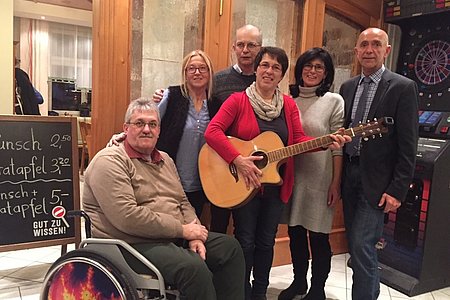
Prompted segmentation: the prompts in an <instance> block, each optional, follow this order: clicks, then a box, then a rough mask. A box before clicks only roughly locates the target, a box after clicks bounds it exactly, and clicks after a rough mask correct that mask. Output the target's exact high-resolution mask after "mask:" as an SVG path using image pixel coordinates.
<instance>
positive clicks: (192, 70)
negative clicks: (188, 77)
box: [186, 66, 209, 74]
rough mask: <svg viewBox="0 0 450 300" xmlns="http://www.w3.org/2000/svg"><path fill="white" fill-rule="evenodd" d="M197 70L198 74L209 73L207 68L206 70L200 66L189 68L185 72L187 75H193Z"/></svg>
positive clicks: (205, 67)
mask: <svg viewBox="0 0 450 300" xmlns="http://www.w3.org/2000/svg"><path fill="white" fill-rule="evenodd" d="M197 70H198V71H199V72H200V73H206V72H208V71H209V68H208V66H200V67H198V68H197V67H194V66H189V67H187V68H186V72H187V73H188V74H195V72H197Z"/></svg>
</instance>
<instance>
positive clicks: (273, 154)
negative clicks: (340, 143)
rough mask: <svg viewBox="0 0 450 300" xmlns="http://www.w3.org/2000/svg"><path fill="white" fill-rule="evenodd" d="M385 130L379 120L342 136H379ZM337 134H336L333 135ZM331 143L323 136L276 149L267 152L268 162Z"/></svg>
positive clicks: (350, 130) (346, 132)
mask: <svg viewBox="0 0 450 300" xmlns="http://www.w3.org/2000/svg"><path fill="white" fill-rule="evenodd" d="M386 130H387V129H386V128H385V127H384V120H383V119H381V120H379V121H378V122H376V123H373V124H367V125H366V124H360V125H359V126H356V127H353V128H349V129H345V130H344V132H343V135H348V136H351V137H352V138H354V137H357V136H366V135H372V136H374V135H375V134H381V133H383V132H386ZM335 134H338V133H335ZM332 143H333V139H332V138H331V137H330V136H329V135H324V136H321V137H318V138H315V139H312V140H309V141H306V142H302V143H298V144H294V145H290V146H287V147H283V148H280V149H276V150H273V151H269V152H267V156H268V158H269V162H270V163H272V162H275V161H280V160H283V159H285V158H288V157H291V156H295V155H297V154H300V153H304V152H308V151H311V150H314V149H318V148H322V147H328V146H329V145H331V144H332Z"/></svg>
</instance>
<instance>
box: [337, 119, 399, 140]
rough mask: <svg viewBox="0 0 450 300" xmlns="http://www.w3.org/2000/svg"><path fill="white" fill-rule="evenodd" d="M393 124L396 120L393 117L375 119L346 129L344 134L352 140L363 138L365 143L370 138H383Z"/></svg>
mask: <svg viewBox="0 0 450 300" xmlns="http://www.w3.org/2000/svg"><path fill="white" fill-rule="evenodd" d="M392 124H394V119H393V118H392V117H382V118H380V119H374V120H373V121H369V122H367V123H364V124H359V125H358V126H356V127H353V128H349V129H346V130H345V133H344V134H347V135H349V136H351V137H352V138H354V137H358V136H361V137H362V138H363V139H364V140H365V141H367V140H368V139H369V137H372V138H375V137H376V136H377V135H379V136H382V134H383V133H386V132H388V125H392Z"/></svg>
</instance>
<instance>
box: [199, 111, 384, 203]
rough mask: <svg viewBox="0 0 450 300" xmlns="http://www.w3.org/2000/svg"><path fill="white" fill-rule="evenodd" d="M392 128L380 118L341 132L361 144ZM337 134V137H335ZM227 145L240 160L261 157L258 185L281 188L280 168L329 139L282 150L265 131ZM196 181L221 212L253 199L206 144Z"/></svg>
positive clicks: (231, 169)
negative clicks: (236, 151)
mask: <svg viewBox="0 0 450 300" xmlns="http://www.w3.org/2000/svg"><path fill="white" fill-rule="evenodd" d="M390 124H393V119H392V118H391V117H384V118H381V119H378V120H375V121H373V122H368V123H366V124H359V125H358V126H356V127H354V128H349V129H346V130H345V131H344V133H343V134H344V135H349V136H351V137H352V138H354V137H359V136H361V137H362V138H363V140H368V139H369V137H372V138H375V137H376V136H377V135H379V136H381V135H382V133H386V132H387V131H388V129H387V125H390ZM335 134H338V133H335ZM229 141H230V143H231V144H232V145H233V146H234V147H235V148H236V149H237V150H238V151H239V153H241V155H242V156H250V155H253V156H262V157H263V159H261V160H258V161H254V163H255V165H256V166H257V167H258V168H259V169H260V170H261V171H262V176H261V177H260V181H261V183H262V184H272V185H281V184H282V182H283V180H282V178H281V177H280V175H279V173H278V168H279V167H280V165H281V164H283V163H285V162H286V160H287V159H288V158H289V157H291V156H294V155H297V154H300V153H304V152H308V151H311V150H314V149H318V148H321V147H327V146H329V145H330V144H332V142H333V140H332V139H331V138H330V137H329V135H325V136H321V137H318V138H315V139H312V140H309V141H306V142H302V143H298V144H294V145H290V146H287V147H284V145H283V142H282V141H281V139H280V137H279V136H278V135H277V134H276V133H274V132H272V131H265V132H263V133H261V134H260V135H258V136H257V137H255V138H254V139H252V140H251V141H243V140H240V139H238V138H235V137H229ZM198 164H199V172H200V180H201V182H202V186H203V190H204V191H205V194H206V196H207V197H208V199H209V201H211V203H213V204H214V205H216V206H219V207H223V208H236V207H239V206H241V205H244V204H245V203H246V202H247V201H249V200H250V199H252V198H253V196H254V195H255V194H256V193H257V192H258V190H259V189H255V188H252V187H251V188H250V189H247V187H246V185H245V181H244V179H243V178H242V177H241V175H240V174H239V173H238V171H237V168H236V166H235V165H234V164H228V163H227V162H226V161H225V160H223V158H222V157H221V156H220V155H219V154H217V152H216V151H214V150H213V149H212V148H211V147H210V146H209V145H208V144H205V145H203V147H202V149H201V150H200V154H199V159H198Z"/></svg>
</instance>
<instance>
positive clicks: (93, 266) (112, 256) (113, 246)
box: [40, 211, 179, 300]
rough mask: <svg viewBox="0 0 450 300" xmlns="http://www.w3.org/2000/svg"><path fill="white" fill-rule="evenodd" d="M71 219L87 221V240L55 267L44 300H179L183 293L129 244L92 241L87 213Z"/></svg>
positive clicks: (44, 289)
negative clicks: (171, 284)
mask: <svg viewBox="0 0 450 300" xmlns="http://www.w3.org/2000/svg"><path fill="white" fill-rule="evenodd" d="M67 215H68V216H82V217H84V218H85V230H86V239H85V240H83V241H82V242H81V243H80V245H79V248H78V249H76V250H73V251H70V252H68V253H66V254H64V255H63V256H61V257H60V258H59V259H57V260H56V261H55V262H54V263H53V264H52V266H51V267H50V269H49V270H48V272H47V274H46V275H45V278H44V283H43V286H42V289H41V295H40V299H41V300H47V299H75V300H78V299H80V300H81V299H114V300H118V299H121V300H140V299H174V300H178V299H179V292H178V291H177V290H176V289H174V287H171V286H168V285H166V284H165V282H164V278H163V277H162V275H161V273H160V272H159V270H158V269H157V268H156V267H155V266H154V265H153V264H152V263H151V262H150V261H148V260H147V259H146V258H145V257H144V256H143V255H142V254H140V253H139V252H138V251H136V250H135V249H134V248H133V247H131V246H130V245H129V244H128V243H126V242H124V241H122V240H117V239H97V238H91V233H90V219H89V216H88V215H87V214H86V213H84V212H83V211H70V212H68V214H67Z"/></svg>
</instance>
